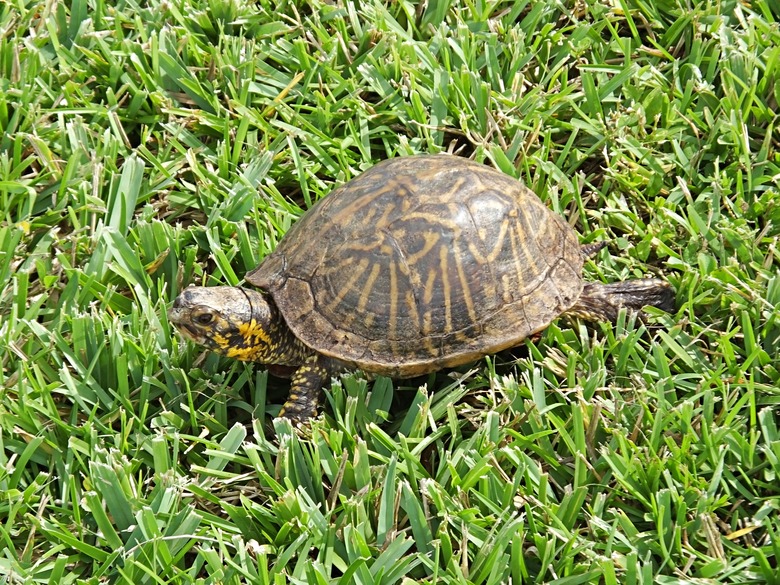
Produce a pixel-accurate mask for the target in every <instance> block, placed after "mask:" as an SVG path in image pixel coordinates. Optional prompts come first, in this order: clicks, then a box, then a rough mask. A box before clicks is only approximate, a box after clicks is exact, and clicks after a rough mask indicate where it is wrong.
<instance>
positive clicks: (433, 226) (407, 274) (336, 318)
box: [169, 155, 674, 421]
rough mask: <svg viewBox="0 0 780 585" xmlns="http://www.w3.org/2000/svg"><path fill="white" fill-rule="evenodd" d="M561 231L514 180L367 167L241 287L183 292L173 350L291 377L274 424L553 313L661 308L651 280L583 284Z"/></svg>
mask: <svg viewBox="0 0 780 585" xmlns="http://www.w3.org/2000/svg"><path fill="white" fill-rule="evenodd" d="M600 248H601V246H600V245H595V246H594V245H591V246H584V247H581V246H580V244H579V241H578V238H577V234H576V233H575V232H574V230H572V228H571V227H570V226H569V225H568V224H567V223H566V222H565V221H564V220H563V219H562V218H561V217H559V216H558V215H556V214H555V213H553V212H552V211H550V210H549V209H548V208H547V207H545V205H544V204H543V203H542V201H541V200H540V199H539V198H538V197H537V196H536V195H535V194H534V193H533V192H531V191H530V190H529V189H527V188H526V187H524V186H523V185H522V184H521V183H520V182H518V181H517V180H516V179H513V178H511V177H509V176H508V175H505V174H503V173H500V172H498V171H496V170H493V169H491V168H489V167H487V166H485V165H482V164H478V163H476V162H472V161H469V160H466V159H463V158H459V157H455V156H449V155H420V156H410V157H403V158H396V159H392V160H388V161H385V162H382V163H379V164H377V165H376V166H374V167H373V168H371V169H370V170H368V171H366V172H365V173H363V174H362V175H360V176H358V177H357V178H355V179H353V180H352V181H349V182H348V183H346V184H345V185H343V186H341V187H339V188H338V189H336V190H334V191H333V192H332V193H330V194H329V195H328V196H327V197H324V198H323V199H322V200H320V201H319V202H318V203H316V204H315V205H314V206H313V207H312V208H311V209H310V210H309V211H308V212H306V213H305V214H304V216H303V217H302V218H301V219H300V220H299V221H298V222H297V223H295V224H294V225H293V226H292V228H290V230H289V232H288V233H287V234H286V235H285V237H284V238H283V239H282V240H281V241H280V242H279V245H278V246H277V248H276V250H275V251H274V252H273V253H271V254H270V255H268V256H267V257H266V258H265V259H264V260H263V261H262V263H261V264H260V265H259V266H258V267H257V268H255V269H254V270H252V271H251V272H250V273H249V274H247V275H246V282H248V283H249V284H251V285H253V286H254V287H256V289H247V288H239V287H221V286H217V287H189V288H187V289H185V290H184V291H182V293H181V294H180V295H179V296H178V298H177V299H176V300H175V301H174V303H173V307H172V308H171V310H170V314H169V315H170V320H171V321H172V322H173V323H174V324H175V325H176V326H177V327H178V328H179V330H180V331H181V332H182V334H183V335H184V336H185V337H188V338H190V339H192V340H194V341H195V342H197V343H200V344H202V345H204V346H206V347H207V348H209V349H211V350H213V351H217V352H219V353H221V354H224V355H226V356H229V357H234V358H237V359H240V360H247V361H255V362H260V363H263V364H268V365H269V367H270V368H271V371H272V372H278V371H285V370H286V371H288V372H289V373H290V374H291V375H292V387H291V390H290V396H289V399H288V401H287V402H286V404H285V405H284V407H283V409H282V412H281V414H282V415H283V416H286V417H288V418H291V419H293V420H296V421H301V420H305V419H307V418H309V417H311V416H313V415H314V414H315V413H316V409H317V401H318V398H319V394H320V390H321V388H322V386H323V384H324V383H325V382H326V381H328V380H329V379H330V377H331V376H332V375H333V374H335V373H337V372H339V371H342V370H346V369H352V368H354V369H360V370H363V371H364V372H366V373H368V374H379V375H384V376H390V377H393V378H409V377H413V376H418V375H422V374H426V373H429V372H433V371H435V370H439V369H442V368H449V367H452V366H457V365H459V364H464V363H467V362H473V361H476V360H478V359H479V358H481V357H483V356H485V355H488V354H492V353H495V352H498V351H500V350H503V349H506V348H510V347H513V346H516V345H518V344H519V343H520V342H521V341H523V340H524V339H525V338H526V337H528V336H529V335H532V334H534V333H536V332H538V331H541V330H542V329H544V328H545V327H547V326H548V325H549V324H550V322H551V321H553V320H554V319H555V318H557V317H558V316H559V315H561V314H563V313H566V314H572V315H577V316H581V317H584V318H587V319H596V320H613V319H614V318H615V317H616V316H617V312H618V310H619V308H620V307H622V306H625V307H628V308H630V309H635V310H639V309H640V308H641V307H643V306H645V305H653V306H656V307H659V308H662V309H664V310H670V309H671V308H672V306H673V301H674V291H673V290H672V289H671V288H670V287H669V285H668V284H667V283H665V282H663V281H661V280H651V279H642V280H629V281H625V282H620V283H615V284H598V283H591V282H584V281H583V279H582V266H583V262H584V260H585V258H586V257H587V256H589V255H590V254H592V253H594V252H595V251H597V250H598V249H600Z"/></svg>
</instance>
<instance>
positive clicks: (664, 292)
mask: <svg viewBox="0 0 780 585" xmlns="http://www.w3.org/2000/svg"><path fill="white" fill-rule="evenodd" d="M646 306H651V307H656V308H658V309H661V310H663V311H666V312H667V313H668V312H671V311H674V289H673V288H672V287H671V286H669V284H668V283H667V282H664V281H663V280H657V279H654V278H642V279H637V280H626V281H623V282H615V283H612V284H601V283H598V282H586V283H585V287H584V288H583V289H582V294H581V295H580V298H579V299H578V300H577V302H576V304H575V305H574V306H573V307H572V308H571V309H569V310H568V311H566V313H567V314H569V315H573V316H575V317H582V318H583V319H587V320H589V321H615V320H616V319H617V315H618V311H620V308H621V307H626V308H627V309H630V310H634V311H641V309H642V307H646Z"/></svg>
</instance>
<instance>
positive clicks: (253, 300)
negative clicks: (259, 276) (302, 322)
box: [168, 286, 286, 363]
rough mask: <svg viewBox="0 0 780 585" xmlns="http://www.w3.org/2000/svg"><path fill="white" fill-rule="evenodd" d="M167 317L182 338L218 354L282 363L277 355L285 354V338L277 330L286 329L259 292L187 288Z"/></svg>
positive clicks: (222, 288) (219, 287)
mask: <svg viewBox="0 0 780 585" xmlns="http://www.w3.org/2000/svg"><path fill="white" fill-rule="evenodd" d="M168 318H169V319H170V321H171V322H172V323H173V324H174V325H175V326H176V327H177V328H178V330H179V332H181V334H182V335H183V336H184V337H186V338H188V339H190V340H192V341H194V342H195V343H198V344H200V345H203V346H205V347H207V348H208V349H210V350H212V351H215V352H217V353H220V354H222V355H226V356H228V357H232V358H236V359H239V360H243V361H256V362H262V363H282V361H281V360H280V359H279V356H280V354H284V351H285V348H284V347H282V346H283V341H284V338H285V335H284V334H280V329H285V330H286V327H283V324H282V323H281V320H280V317H279V313H278V311H277V310H276V308H275V307H274V306H273V304H272V303H271V302H270V301H269V299H268V298H267V297H266V296H265V295H263V294H262V293H260V292H257V291H254V290H248V289H244V288H239V287H233V286H210V287H203V286H191V287H189V288H187V289H185V290H183V291H182V293H181V294H180V295H179V296H178V297H176V300H175V301H173V306H172V307H171V310H170V311H169V312H168ZM282 357H284V356H283V355H282Z"/></svg>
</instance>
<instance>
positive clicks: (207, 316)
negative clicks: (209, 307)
mask: <svg viewBox="0 0 780 585" xmlns="http://www.w3.org/2000/svg"><path fill="white" fill-rule="evenodd" d="M192 320H193V321H195V323H197V324H198V325H211V324H212V323H213V322H214V313H209V312H206V311H204V312H203V313H197V314H195V315H193V316H192Z"/></svg>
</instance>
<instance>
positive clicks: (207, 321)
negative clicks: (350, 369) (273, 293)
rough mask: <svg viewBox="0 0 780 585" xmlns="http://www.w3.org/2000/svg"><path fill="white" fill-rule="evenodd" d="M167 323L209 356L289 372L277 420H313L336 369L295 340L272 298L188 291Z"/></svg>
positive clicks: (218, 289)
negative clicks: (212, 353) (287, 388)
mask: <svg viewBox="0 0 780 585" xmlns="http://www.w3.org/2000/svg"><path fill="white" fill-rule="evenodd" d="M168 318H169V319H170V321H171V323H173V324H174V325H175V326H176V327H177V328H178V329H179V331H180V332H181V334H182V335H183V336H184V337H186V338H188V339H190V340H192V341H194V342H195V343H197V344H199V345H202V346H204V347H206V348H208V349H210V350H212V351H215V352H217V353H220V354H222V355H224V356H227V357H231V358H235V359H239V360H243V361H250V362H259V363H261V364H267V365H269V366H274V367H272V368H271V369H272V370H274V371H280V370H282V371H283V370H292V385H291V388H290V396H289V398H288V399H287V402H286V403H285V405H284V407H283V408H282V410H281V411H280V412H279V415H280V416H284V417H286V418H288V419H290V420H292V421H294V422H299V423H300V422H303V421H305V420H307V419H309V418H311V417H313V416H315V415H316V414H317V402H318V400H319V394H320V389H321V388H322V386H323V384H324V383H325V382H326V381H327V380H328V378H330V376H331V375H332V374H334V373H335V372H336V371H337V370H338V369H340V364H339V363H338V362H336V361H335V360H332V359H330V358H327V357H325V356H323V355H320V354H318V353H316V352H315V351H314V350H312V349H311V348H309V347H308V346H306V345H305V344H304V343H302V342H301V341H300V340H299V339H297V338H296V337H295V336H294V335H293V334H292V332H291V331H290V329H289V328H288V327H287V324H286V323H285V322H284V319H282V317H281V315H280V314H279V311H278V310H277V308H276V306H275V305H274V303H273V301H272V300H271V298H270V297H268V296H266V295H265V294H263V293H261V292H259V291H254V290H249V289H245V288H240V287H232V286H213V287H201V286H191V287H189V288H187V289H185V290H184V291H182V293H181V294H180V295H179V296H178V297H177V298H176V300H175V301H174V302H173V306H172V307H171V310H170V311H169V312H168ZM279 366H281V368H280V367H279Z"/></svg>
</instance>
